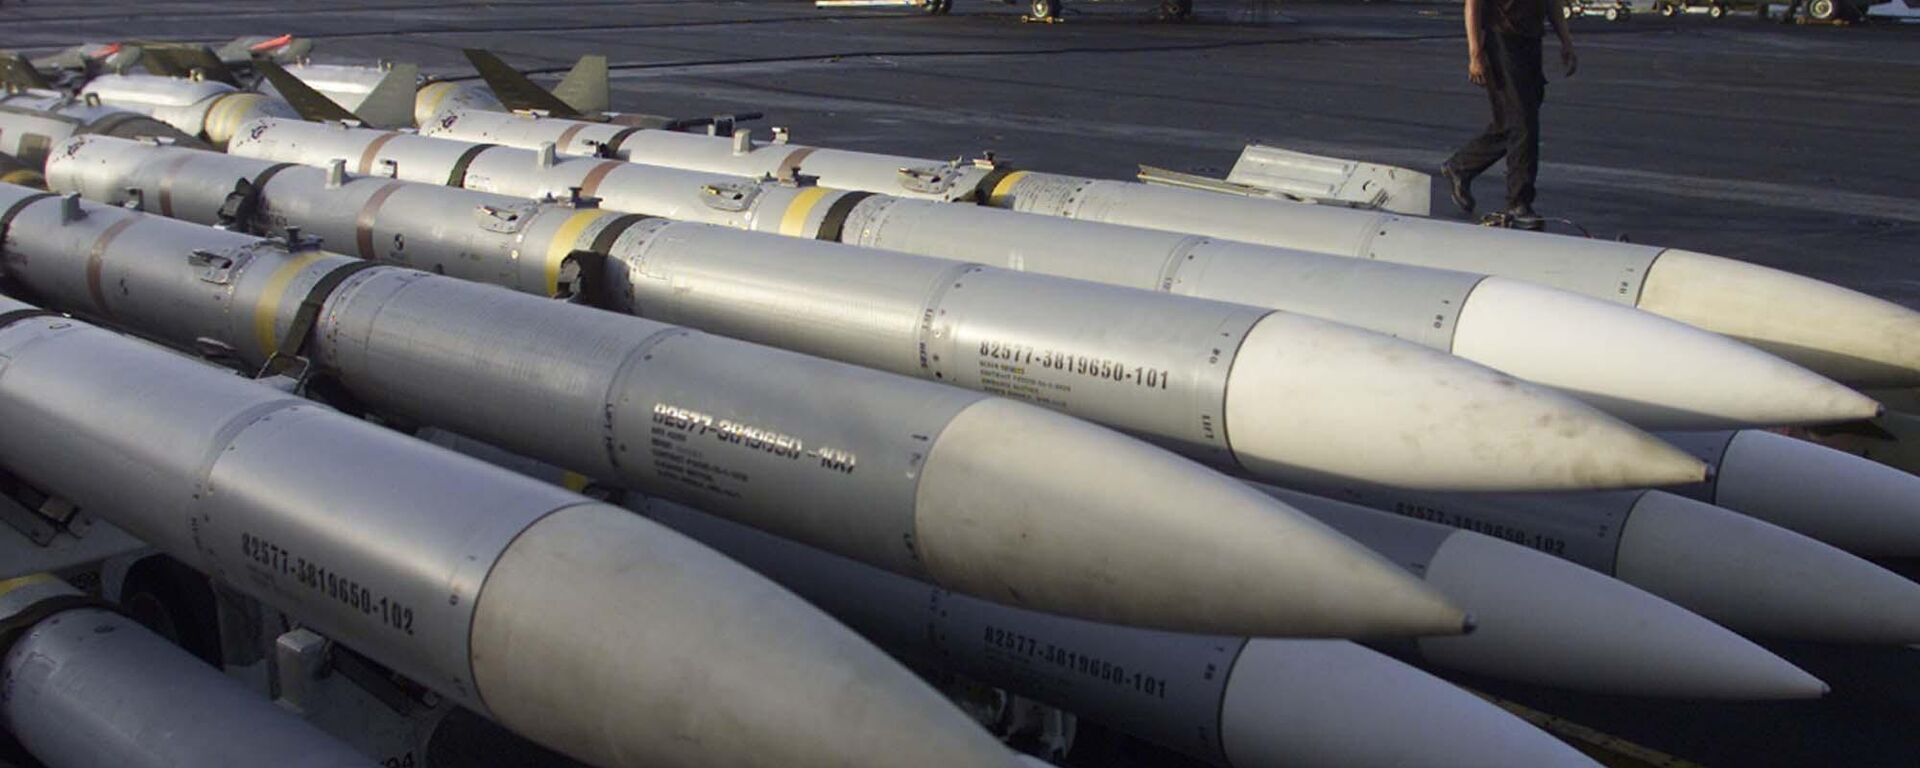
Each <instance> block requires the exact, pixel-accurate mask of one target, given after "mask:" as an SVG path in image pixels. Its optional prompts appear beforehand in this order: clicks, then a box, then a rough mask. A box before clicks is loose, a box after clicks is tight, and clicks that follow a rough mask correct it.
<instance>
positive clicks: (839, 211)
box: [814, 192, 873, 243]
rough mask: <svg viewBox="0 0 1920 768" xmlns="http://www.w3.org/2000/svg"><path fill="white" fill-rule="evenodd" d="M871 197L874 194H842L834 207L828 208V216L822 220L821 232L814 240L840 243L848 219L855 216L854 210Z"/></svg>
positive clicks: (835, 200)
mask: <svg viewBox="0 0 1920 768" xmlns="http://www.w3.org/2000/svg"><path fill="white" fill-rule="evenodd" d="M870 197H873V193H872V192H846V193H842V194H841V195H840V197H838V198H836V199H834V201H833V204H832V205H829V206H827V215H826V216H824V217H822V218H821V219H820V231H819V232H817V233H815V234H814V239H815V240H825V241H827V242H829V243H837V242H840V235H841V234H842V233H844V232H845V231H846V227H847V217H848V216H851V215H853V209H854V208H855V207H857V206H859V205H860V203H861V202H862V201H865V200H866V199H867V198H870Z"/></svg>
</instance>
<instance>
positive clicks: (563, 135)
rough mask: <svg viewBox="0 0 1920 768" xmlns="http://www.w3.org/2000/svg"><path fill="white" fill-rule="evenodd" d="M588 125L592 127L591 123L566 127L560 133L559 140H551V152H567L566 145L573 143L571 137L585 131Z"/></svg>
mask: <svg viewBox="0 0 1920 768" xmlns="http://www.w3.org/2000/svg"><path fill="white" fill-rule="evenodd" d="M589 125H592V123H575V124H573V125H569V126H567V129H566V130H564V131H561V132H560V138H558V139H554V140H553V150H554V151H555V152H566V151H568V149H567V143H568V142H571V141H573V137H574V136H575V135H577V134H579V133H580V132H581V131H583V130H586V127H587V126H589Z"/></svg>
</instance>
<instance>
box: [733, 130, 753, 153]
mask: <svg viewBox="0 0 1920 768" xmlns="http://www.w3.org/2000/svg"><path fill="white" fill-rule="evenodd" d="M752 151H753V129H751V128H746V129H742V130H738V131H734V132H733V153H734V154H736V155H744V154H746V153H748V152H752Z"/></svg>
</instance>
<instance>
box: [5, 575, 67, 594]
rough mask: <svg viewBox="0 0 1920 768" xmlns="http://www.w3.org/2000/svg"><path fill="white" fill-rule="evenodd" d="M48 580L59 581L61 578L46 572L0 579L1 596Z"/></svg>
mask: <svg viewBox="0 0 1920 768" xmlns="http://www.w3.org/2000/svg"><path fill="white" fill-rule="evenodd" d="M48 581H59V579H56V578H54V577H52V576H50V575H47V574H44V573H30V574H27V575H25V576H21V577H19V578H15V579H4V580H0V596H5V595H6V594H7V593H8V592H12V591H14V590H16V589H19V588H21V587H24V586H27V585H29V584H40V583H43V582H48Z"/></svg>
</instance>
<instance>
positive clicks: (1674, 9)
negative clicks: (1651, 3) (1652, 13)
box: [1659, 3, 1680, 19]
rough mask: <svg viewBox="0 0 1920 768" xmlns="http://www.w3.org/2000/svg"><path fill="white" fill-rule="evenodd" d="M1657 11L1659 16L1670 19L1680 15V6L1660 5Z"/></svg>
mask: <svg viewBox="0 0 1920 768" xmlns="http://www.w3.org/2000/svg"><path fill="white" fill-rule="evenodd" d="M1659 11H1660V15H1662V16H1665V17H1667V18H1669V19H1671V18H1673V17H1674V16H1675V15H1677V14H1679V13H1680V6H1677V5H1674V4H1672V3H1661V4H1660V6H1659Z"/></svg>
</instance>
